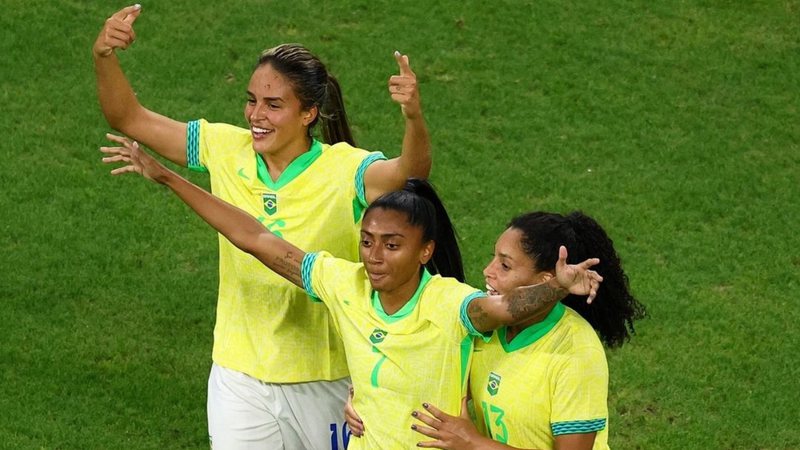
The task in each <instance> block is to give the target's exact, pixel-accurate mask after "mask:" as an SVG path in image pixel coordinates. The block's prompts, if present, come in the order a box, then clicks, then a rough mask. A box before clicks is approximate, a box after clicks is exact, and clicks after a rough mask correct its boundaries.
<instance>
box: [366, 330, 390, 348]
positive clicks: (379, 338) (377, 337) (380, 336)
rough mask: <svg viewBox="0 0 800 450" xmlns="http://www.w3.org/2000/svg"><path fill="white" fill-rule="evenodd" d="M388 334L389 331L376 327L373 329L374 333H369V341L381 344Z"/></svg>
mask: <svg viewBox="0 0 800 450" xmlns="http://www.w3.org/2000/svg"><path fill="white" fill-rule="evenodd" d="M387 334H389V332H388V331H386V330H381V329H380V328H375V329H374V330H372V334H370V335H369V341H370V342H372V343H373V344H380V343H381V342H383V340H384V339H386V335H387Z"/></svg>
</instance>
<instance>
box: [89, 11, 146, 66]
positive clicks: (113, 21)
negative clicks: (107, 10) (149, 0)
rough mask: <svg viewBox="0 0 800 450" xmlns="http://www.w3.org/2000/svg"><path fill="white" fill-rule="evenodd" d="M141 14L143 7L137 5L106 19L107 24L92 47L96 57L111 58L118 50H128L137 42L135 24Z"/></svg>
mask: <svg viewBox="0 0 800 450" xmlns="http://www.w3.org/2000/svg"><path fill="white" fill-rule="evenodd" d="M141 12H142V6H141V5H139V4H136V5H132V6H128V7H125V8H122V9H121V10H119V11H117V12H116V13H114V15H112V16H111V17H109V18H108V19H106V23H105V25H103V29H102V30H100V34H99V35H98V36H97V40H96V41H95V42H94V47H92V52H93V53H94V55H95V57H101V58H103V57H106V56H110V55H111V54H112V53H114V50H116V49H118V48H121V49H123V50H125V49H126V48H128V47H129V46H130V45H131V44H132V43H133V41H134V40H136V33H135V32H134V31H133V22H134V21H135V20H136V18H137V17H139V14H140V13H141Z"/></svg>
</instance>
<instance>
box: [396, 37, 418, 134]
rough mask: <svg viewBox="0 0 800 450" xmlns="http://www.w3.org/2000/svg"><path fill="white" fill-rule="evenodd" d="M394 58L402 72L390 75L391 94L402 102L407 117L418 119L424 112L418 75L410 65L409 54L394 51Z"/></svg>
mask: <svg viewBox="0 0 800 450" xmlns="http://www.w3.org/2000/svg"><path fill="white" fill-rule="evenodd" d="M394 59H395V60H396V61H397V66H398V67H399V68H400V74H399V75H392V76H391V77H389V94H390V95H391V96H392V100H394V101H395V102H397V103H399V104H400V109H401V110H402V111H403V116H405V118H406V119H416V118H418V117H419V116H420V115H421V114H422V106H421V105H420V101H419V89H417V76H416V75H415V74H414V72H413V71H412V70H411V66H409V65H408V55H401V54H400V52H394Z"/></svg>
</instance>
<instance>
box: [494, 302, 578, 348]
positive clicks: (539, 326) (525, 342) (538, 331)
mask: <svg viewBox="0 0 800 450" xmlns="http://www.w3.org/2000/svg"><path fill="white" fill-rule="evenodd" d="M566 310H567V308H566V307H565V306H564V305H563V304H562V303H561V302H558V303H556V306H554V307H553V309H552V310H551V311H550V313H549V314H547V317H545V318H544V320H542V321H541V322H538V323H535V324H533V325H531V326H529V327H528V328H525V329H524V330H522V331H521V332H520V333H519V334H518V335H516V336H515V337H514V340H512V341H511V342H508V339H506V336H507V334H506V332H507V330H508V327H503V328H500V329H499V330H497V338H498V339H500V344H501V345H502V346H503V350H505V351H506V353H511V352H514V351H517V350H519V349H521V348H525V347H527V346H529V345H531V344H533V343H534V342H536V341H538V340H539V339H541V338H542V336H544V335H545V334H547V332H549V331H550V330H552V329H553V327H555V326H556V324H557V323H558V321H559V320H561V318H562V317H563V316H564V313H565V312H566Z"/></svg>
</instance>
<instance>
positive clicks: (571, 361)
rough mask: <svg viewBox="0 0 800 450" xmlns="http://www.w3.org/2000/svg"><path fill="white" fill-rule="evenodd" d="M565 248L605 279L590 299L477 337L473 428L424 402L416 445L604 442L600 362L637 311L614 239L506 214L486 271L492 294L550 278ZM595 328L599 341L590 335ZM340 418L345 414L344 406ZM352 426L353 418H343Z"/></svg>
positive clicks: (565, 449)
mask: <svg viewBox="0 0 800 450" xmlns="http://www.w3.org/2000/svg"><path fill="white" fill-rule="evenodd" d="M559 245H566V246H568V247H569V249H570V257H571V258H576V259H578V260H580V259H581V258H586V257H588V256H592V257H598V258H599V259H600V263H599V264H598V265H597V266H596V269H597V272H598V273H600V275H602V277H603V283H602V284H601V285H600V287H599V289H598V291H597V296H596V297H595V298H594V301H593V302H591V303H588V302H586V301H585V298H584V297H582V296H580V295H569V296H568V297H567V298H565V299H563V300H562V301H561V302H560V303H554V304H550V305H548V306H547V308H546V310H545V311H543V313H542V315H541V316H540V317H536V318H533V319H530V320H527V321H524V322H521V323H517V324H514V325H509V326H506V327H503V328H500V329H499V330H498V332H497V333H495V335H494V336H492V338H491V340H489V341H488V342H479V343H478V344H477V346H476V353H475V356H474V359H473V364H472V369H471V372H470V380H469V383H470V393H471V396H472V400H473V402H474V406H475V413H476V416H477V417H476V419H477V422H478V427H477V429H476V428H475V426H474V425H473V424H472V423H471V422H470V421H469V419H468V418H467V417H466V415H465V414H464V413H465V410H466V408H463V409H462V414H464V415H462V416H461V417H454V416H452V415H449V414H447V413H445V412H443V411H441V410H439V409H438V408H436V407H435V406H433V405H430V404H425V405H424V408H425V409H427V412H428V413H429V414H430V415H427V414H425V413H423V412H422V411H415V412H414V413H413V414H414V415H415V416H416V417H417V418H418V419H419V420H421V421H422V423H421V424H420V423H417V424H415V425H414V428H415V429H416V430H417V431H419V432H420V433H422V434H424V435H426V436H428V437H431V438H433V439H434V440H433V441H426V442H423V443H420V444H419V446H420V447H432V448H441V449H451V450H459V449H476V448H480V449H509V448H515V449H542V450H544V449H557V450H590V449H595V450H598V449H608V407H607V403H606V401H607V396H608V365H607V363H606V358H605V353H604V351H603V345H602V344H601V340H602V342H603V343H605V344H606V345H608V346H609V347H617V346H620V345H622V344H623V342H624V341H626V340H628V339H629V338H630V333H631V332H633V322H634V320H636V319H639V318H642V317H644V315H645V308H644V306H643V305H642V304H640V303H639V302H638V301H637V300H636V299H635V298H634V297H633V296H632V295H631V293H630V292H629V290H628V278H627V276H626V275H625V273H624V272H623V270H622V266H621V265H620V260H619V257H618V256H617V253H616V251H615V250H614V246H613V243H612V241H611V239H609V237H608V235H607V234H606V232H605V231H604V230H603V228H602V227H601V226H600V225H599V224H598V223H597V222H595V221H594V220H593V219H592V218H590V217H588V216H586V215H584V214H581V213H579V212H573V213H571V214H569V215H567V216H562V215H560V214H552V213H545V212H534V213H528V214H524V215H522V216H519V217H517V218H515V219H513V220H512V221H511V223H510V224H509V226H508V229H507V230H506V231H505V232H504V233H503V234H502V235H501V236H500V238H499V239H498V240H497V244H496V245H495V255H494V258H493V259H492V261H491V262H490V263H489V265H488V266H487V267H486V269H484V272H483V273H484V276H485V277H486V285H487V289H488V293H489V294H490V295H503V294H506V293H507V292H511V291H513V290H514V289H516V288H517V287H518V286H525V285H529V284H533V283H541V282H544V281H546V280H548V279H550V278H552V277H553V276H554V273H555V271H556V270H557V269H556V266H557V264H559V262H558V260H559V256H558V254H557V253H556V252H555V250H554V249H555V248H556V247H557V246H559ZM598 334H599V338H598ZM348 415H352V410H351V411H350V413H349V414H348ZM348 421H349V422H350V423H353V425H354V426H355V428H356V430H357V431H354V433H355V432H363V428H361V426H360V424H358V423H357V422H353V418H350V417H349V418H348Z"/></svg>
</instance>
